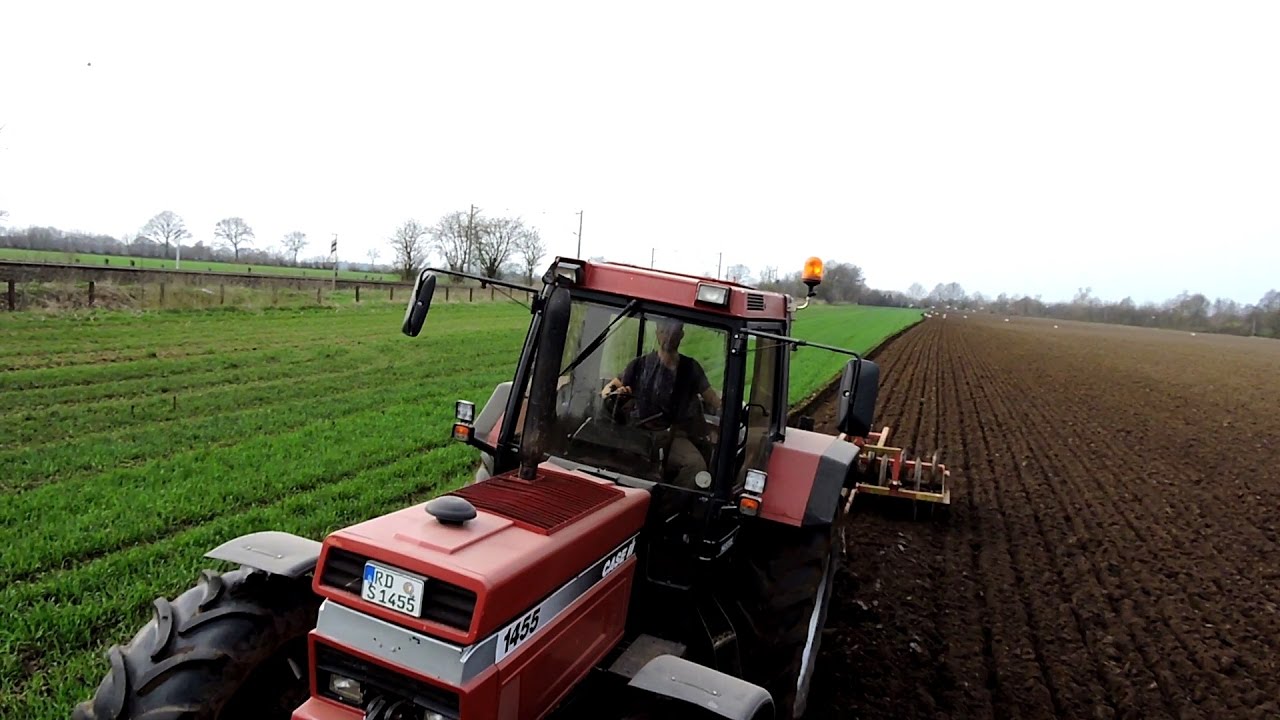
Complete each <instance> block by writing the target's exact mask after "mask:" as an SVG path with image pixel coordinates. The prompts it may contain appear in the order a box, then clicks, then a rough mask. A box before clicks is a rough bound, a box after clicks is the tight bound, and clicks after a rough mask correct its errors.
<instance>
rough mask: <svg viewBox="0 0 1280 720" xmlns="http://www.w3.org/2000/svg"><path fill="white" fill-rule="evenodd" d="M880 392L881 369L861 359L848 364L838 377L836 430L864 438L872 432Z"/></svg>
mask: <svg viewBox="0 0 1280 720" xmlns="http://www.w3.org/2000/svg"><path fill="white" fill-rule="evenodd" d="M879 391H880V366H879V365H876V364H875V363H873V362H871V361H870V360H863V359H862V358H856V359H854V360H850V361H849V362H848V363H847V364H846V365H845V366H844V373H842V374H841V375H840V396H839V398H838V399H837V402H839V407H838V408H837V415H836V428H837V429H838V430H840V432H842V433H844V434H845V435H852V436H854V437H863V436H865V435H866V434H867V433H869V432H871V423H872V422H874V420H875V414H876V394H877V393H879Z"/></svg>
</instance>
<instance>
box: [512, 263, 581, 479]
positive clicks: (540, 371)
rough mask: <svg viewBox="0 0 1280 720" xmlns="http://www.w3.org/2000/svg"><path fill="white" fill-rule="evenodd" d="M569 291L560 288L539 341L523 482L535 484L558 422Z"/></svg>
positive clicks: (524, 448)
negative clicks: (550, 430)
mask: <svg viewBox="0 0 1280 720" xmlns="http://www.w3.org/2000/svg"><path fill="white" fill-rule="evenodd" d="M571 308H572V303H571V302H570V300H569V291H568V290H566V289H564V288H556V289H555V290H554V291H552V293H551V297H549V298H547V302H546V305H544V306H543V310H542V331H541V333H540V335H541V337H539V338H538V355H537V358H535V365H534V368H533V378H532V380H531V381H530V383H529V409H528V411H527V412H526V413H525V418H524V435H523V438H522V441H521V443H520V479H522V480H533V479H534V478H535V477H536V476H537V471H538V465H539V463H541V462H542V460H543V454H544V452H545V448H546V444H547V441H546V438H547V430H548V426H549V425H550V423H551V421H552V420H553V419H554V418H555V411H556V383H557V381H558V380H559V378H560V361H561V359H562V358H564V343H565V338H566V336H568V334H569V311H570V309H571Z"/></svg>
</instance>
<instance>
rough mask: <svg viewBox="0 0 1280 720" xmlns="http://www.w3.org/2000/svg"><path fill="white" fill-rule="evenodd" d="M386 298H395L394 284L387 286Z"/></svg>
mask: <svg viewBox="0 0 1280 720" xmlns="http://www.w3.org/2000/svg"><path fill="white" fill-rule="evenodd" d="M387 299H388V300H395V299H396V286H395V285H392V286H391V287H389V288H387Z"/></svg>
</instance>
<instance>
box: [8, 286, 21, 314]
mask: <svg viewBox="0 0 1280 720" xmlns="http://www.w3.org/2000/svg"><path fill="white" fill-rule="evenodd" d="M5 294H6V295H8V296H9V312H13V311H14V310H17V309H18V294H17V292H16V291H15V290H14V287H13V281H12V280H10V281H9V292H7V293H5Z"/></svg>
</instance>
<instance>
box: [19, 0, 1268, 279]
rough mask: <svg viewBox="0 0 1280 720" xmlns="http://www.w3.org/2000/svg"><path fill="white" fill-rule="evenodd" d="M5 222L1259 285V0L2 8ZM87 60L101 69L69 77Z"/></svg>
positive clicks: (905, 273) (263, 240) (786, 265)
mask: <svg viewBox="0 0 1280 720" xmlns="http://www.w3.org/2000/svg"><path fill="white" fill-rule="evenodd" d="M0 38H3V39H2V40H0V125H4V126H5V127H4V130H3V131H0V208H4V209H7V210H9V212H10V218H9V222H10V224H13V225H19V226H23V225H28V224H40V225H55V226H58V227H63V228H67V229H71V228H75V229H82V230H91V231H98V232H105V233H110V234H114V235H119V234H121V233H123V232H126V231H131V230H136V229H138V228H139V227H140V226H141V225H142V224H143V223H144V222H145V221H146V220H147V219H148V218H149V217H150V216H152V215H153V214H155V213H156V212H158V211H160V210H162V209H172V210H174V211H176V212H178V213H179V214H181V215H182V216H184V217H185V219H186V220H187V223H188V225H189V226H190V227H191V229H192V231H193V232H194V233H195V235H196V239H203V240H205V241H210V240H211V236H212V230H213V225H214V223H215V222H216V221H217V220H218V219H219V218H222V217H225V216H229V215H240V216H243V217H244V218H245V219H246V220H247V221H248V222H249V223H250V224H251V225H252V226H253V227H254V228H255V230H256V231H257V235H258V239H259V242H258V245H259V246H262V245H266V244H278V241H279V238H280V237H281V236H282V235H283V234H284V233H285V232H288V231H290V230H294V229H300V230H302V231H304V232H306V233H307V234H308V235H309V236H310V237H311V238H312V240H313V245H312V246H311V247H310V248H308V250H307V251H306V253H304V254H322V253H323V251H326V250H327V247H323V248H322V246H323V245H326V244H327V241H328V239H329V237H330V234H331V233H335V232H336V233H338V234H339V235H340V242H341V243H342V251H341V254H342V255H343V257H344V258H347V259H352V260H364V259H365V251H366V250H367V249H368V248H370V247H373V246H375V245H377V246H379V247H382V248H383V251H382V259H383V260H384V261H385V260H387V259H388V258H389V255H390V251H389V249H387V248H386V242H385V239H386V237H387V236H389V234H390V233H391V231H392V230H393V228H394V227H395V226H396V225H397V224H398V223H399V222H400V221H402V220H404V219H405V218H408V217H415V218H418V219H420V220H422V221H424V222H428V223H431V222H434V221H435V219H436V218H438V217H439V216H440V215H442V214H443V213H445V212H447V211H450V210H454V209H464V208H466V207H467V206H468V205H469V204H471V203H475V204H476V205H478V206H479V207H481V208H482V209H484V210H485V211H487V212H488V213H490V214H506V213H511V214H521V215H523V216H524V217H525V219H526V220H527V221H529V222H531V223H532V224H534V225H535V226H537V227H539V228H540V230H541V231H542V234H543V237H544V238H545V239H546V240H547V241H548V242H549V245H550V248H551V250H552V252H553V253H559V254H567V255H572V254H573V253H574V252H575V242H576V238H575V236H574V232H575V231H576V230H577V223H578V220H577V215H576V213H577V211H578V210H579V209H585V211H586V212H585V221H584V232H583V239H584V247H583V254H584V255H604V256H606V257H609V258H610V259H617V260H623V261H633V262H639V263H642V264H646V265H647V264H648V262H649V256H650V249H651V248H655V249H656V254H657V259H658V264H659V265H660V266H668V267H671V268H673V269H680V270H686V271H704V270H709V271H711V272H714V271H715V265H716V258H717V253H720V252H723V253H724V255H725V259H724V263H725V265H726V266H727V265H728V264H730V263H735V262H741V263H745V264H747V265H749V266H750V267H751V268H753V270H758V269H759V268H760V267H762V266H764V265H776V266H778V267H779V268H780V269H781V270H782V271H784V272H785V271H790V270H795V269H798V268H799V267H800V264H801V263H802V261H803V259H804V258H805V257H806V256H808V255H811V254H816V255H820V256H822V257H824V258H826V259H828V260H829V261H830V260H845V261H850V262H854V263H857V264H859V265H861V266H862V267H863V268H864V270H865V271H866V274H867V277H868V279H869V281H870V283H871V284H872V285H873V286H876V287H884V288H893V289H906V287H907V286H908V285H909V284H910V283H911V282H912V281H919V282H921V283H923V284H924V285H925V286H926V287H932V286H933V284H934V283H937V282H946V281H951V280H954V281H957V282H959V283H961V284H962V285H963V286H964V287H965V288H966V289H967V290H981V291H983V292H985V293H988V294H995V293H998V292H1000V291H1008V292H1010V293H1031V294H1035V293H1041V294H1043V295H1044V297H1045V298H1046V299H1059V298H1068V297H1070V295H1071V294H1072V293H1073V292H1074V291H1075V289H1076V288H1077V287H1081V286H1092V287H1093V289H1094V291H1095V293H1096V294H1100V295H1102V296H1103V297H1109V298H1116V299H1118V298H1119V297H1122V296H1124V295H1132V296H1133V297H1135V299H1138V300H1144V299H1164V298H1166V297H1169V296H1172V295H1174V294H1176V293H1177V292H1179V291H1181V290H1183V289H1190V290H1192V291H1203V292H1205V293H1206V294H1208V295H1210V296H1211V297H1212V296H1219V295H1221V296H1230V297H1234V298H1236V299H1238V300H1241V301H1245V302H1253V301H1256V300H1257V299H1258V298H1259V297H1260V296H1261V295H1262V294H1263V292H1264V291H1265V290H1266V289H1268V288H1269V287H1272V286H1276V285H1280V273H1277V268H1280V3H1275V2H1262V3H1254V4H1247V3H1225V2H1207V1H1206V2H1201V3H1195V4H1184V3H1173V2H1153V3H1145V4H1144V3H1137V2H1114V1H1110V2H1097V3H1083V2H1072V3H1054V4H1049V3H1039V2H1010V3H1003V4H985V3H984V4H978V3H974V2H941V3H927V4H926V3H909V2H888V3H874V4H872V3H856V4H855V3H845V2H842V3H832V4H812V3H776V4H771V5H760V4H744V3H723V4H712V3H688V2H682V3H672V4H659V3H640V4H637V3H627V4H619V3H600V2H587V3H581V4H578V5H563V4H556V5H555V6H554V7H553V6H551V5H550V4H549V3H527V2H526V3H511V4H490V3H480V2H448V3H445V2H414V3H403V4H389V3H351V2H347V3H342V4H324V3H315V2H308V3H284V2H275V1H273V2H253V3H237V2H220V3H207V4H202V5H201V6H200V7H199V8H198V9H197V8H196V6H195V4H192V3H174V2H163V3H155V4H142V3H124V2H110V3H104V2H92V3H65V2H37V1H35V0H29V1H27V2H19V1H18V0H10V1H9V2H5V3H3V4H0ZM90 63H92V65H90Z"/></svg>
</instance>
